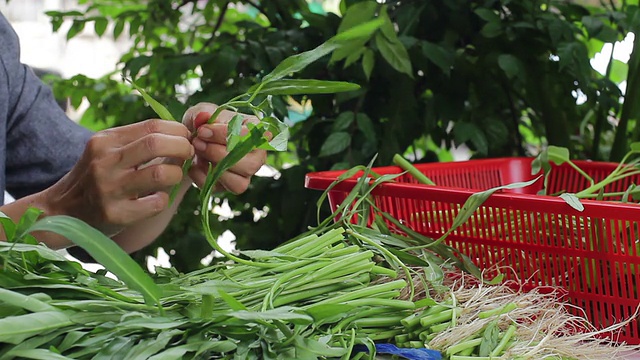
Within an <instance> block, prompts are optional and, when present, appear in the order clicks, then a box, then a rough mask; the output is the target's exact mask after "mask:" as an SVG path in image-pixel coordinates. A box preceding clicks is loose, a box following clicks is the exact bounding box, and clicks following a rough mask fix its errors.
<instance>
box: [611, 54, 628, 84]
mask: <svg viewBox="0 0 640 360" xmlns="http://www.w3.org/2000/svg"><path fill="white" fill-rule="evenodd" d="M628 74H629V65H627V63H624V62H622V61H620V60H618V59H613V62H612V63H611V73H610V74H609V79H611V81H613V82H614V83H616V84H620V83H622V82H623V81H626V80H627V76H628Z"/></svg>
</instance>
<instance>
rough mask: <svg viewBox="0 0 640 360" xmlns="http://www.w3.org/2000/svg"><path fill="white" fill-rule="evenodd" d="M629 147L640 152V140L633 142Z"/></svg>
mask: <svg viewBox="0 0 640 360" xmlns="http://www.w3.org/2000/svg"><path fill="white" fill-rule="evenodd" d="M629 149H631V151H638V152H640V142H638V141H636V142H632V143H631V144H629Z"/></svg>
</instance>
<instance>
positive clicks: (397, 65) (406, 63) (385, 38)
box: [375, 11, 413, 78]
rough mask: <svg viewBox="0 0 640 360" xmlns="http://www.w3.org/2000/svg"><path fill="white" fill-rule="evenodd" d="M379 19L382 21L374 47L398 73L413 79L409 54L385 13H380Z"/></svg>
mask: <svg viewBox="0 0 640 360" xmlns="http://www.w3.org/2000/svg"><path fill="white" fill-rule="evenodd" d="M380 19H383V20H384V24H383V25H382V27H381V30H382V31H381V32H378V33H377V34H376V36H375V42H376V46H377V47H378V50H379V51H380V54H382V57H383V58H384V59H385V60H386V61H387V62H388V63H389V65H391V66H392V67H393V68H394V69H396V70H397V71H398V72H401V73H404V74H407V75H409V76H410V77H411V78H413V69H412V66H411V60H410V59H409V53H408V52H407V49H406V48H405V47H404V45H403V44H402V42H400V40H399V39H398V35H397V34H396V32H395V29H394V27H393V23H392V22H391V19H390V18H389V15H387V13H386V11H383V12H381V13H380Z"/></svg>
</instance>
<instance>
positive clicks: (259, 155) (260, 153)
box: [193, 139, 267, 176]
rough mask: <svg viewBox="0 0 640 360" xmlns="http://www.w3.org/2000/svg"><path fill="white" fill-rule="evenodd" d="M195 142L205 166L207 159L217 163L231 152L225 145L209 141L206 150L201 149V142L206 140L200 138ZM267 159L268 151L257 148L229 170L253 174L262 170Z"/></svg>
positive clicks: (239, 173) (243, 174)
mask: <svg viewBox="0 0 640 360" xmlns="http://www.w3.org/2000/svg"><path fill="white" fill-rule="evenodd" d="M193 142H194V146H195V147H196V155H197V156H198V158H199V159H201V160H202V161H203V162H204V163H205V166H207V165H206V162H207V161H209V162H212V163H214V164H216V163H219V162H220V161H222V159H224V158H225V156H227V155H228V154H229V152H227V148H226V146H225V145H221V144H215V143H209V144H205V147H204V150H199V149H203V147H202V145H201V144H204V142H202V141H201V140H200V139H196V140H194V141H193ZM266 160H267V152H266V151H264V150H258V149H256V150H253V151H251V152H250V153H248V154H247V155H245V157H243V158H242V159H241V160H240V161H239V162H238V163H236V164H235V165H233V166H232V167H231V168H230V169H229V170H228V171H231V172H234V173H236V174H238V175H241V176H252V175H254V174H255V173H256V172H257V171H258V170H260V168H261V167H262V165H264V163H265V161H266Z"/></svg>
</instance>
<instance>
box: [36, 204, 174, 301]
mask: <svg viewBox="0 0 640 360" xmlns="http://www.w3.org/2000/svg"><path fill="white" fill-rule="evenodd" d="M34 231H51V232H54V233H56V234H58V235H62V236H64V237H66V238H67V239H69V240H71V241H72V242H73V243H75V244H76V245H78V246H80V247H81V248H83V249H84V250H86V251H87V252H88V253H89V255H91V256H92V257H93V258H94V259H96V261H98V262H99V263H100V264H102V265H103V266H104V267H105V268H106V269H107V270H109V271H110V272H112V273H113V274H114V275H116V276H117V277H118V278H119V279H120V280H122V281H123V282H124V283H126V284H127V285H128V286H129V287H131V288H132V289H135V290H138V291H139V292H140V293H141V294H142V295H143V296H144V298H145V301H146V302H147V304H149V305H153V304H158V305H159V304H160V296H161V295H162V293H161V290H160V288H159V287H158V286H157V285H156V284H155V283H154V282H153V280H152V279H151V277H149V275H147V273H145V272H144V270H142V268H141V267H140V265H138V264H137V263H136V262H135V261H133V259H132V258H131V257H130V256H129V255H128V254H127V253H126V252H124V250H122V248H121V247H120V246H118V245H117V244H116V243H115V242H113V240H111V239H109V238H108V237H107V236H105V235H104V234H103V233H101V232H100V231H98V230H96V229H94V228H92V227H91V226H89V225H87V224H86V223H85V222H83V221H81V220H79V219H76V218H73V217H70V216H64V215H59V216H48V217H45V218H43V219H42V220H40V221H38V222H37V223H36V224H34V225H33V226H32V227H31V228H30V229H29V232H34Z"/></svg>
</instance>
